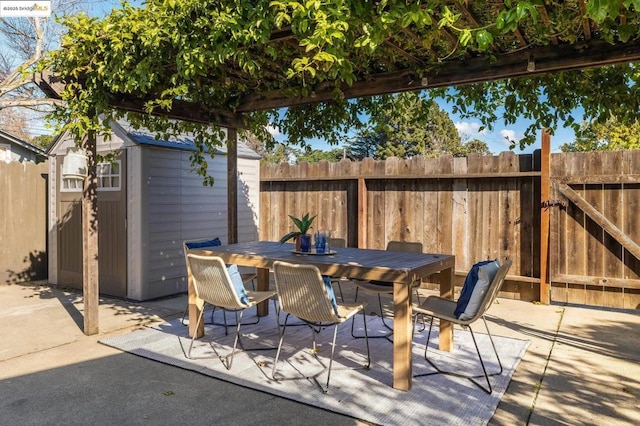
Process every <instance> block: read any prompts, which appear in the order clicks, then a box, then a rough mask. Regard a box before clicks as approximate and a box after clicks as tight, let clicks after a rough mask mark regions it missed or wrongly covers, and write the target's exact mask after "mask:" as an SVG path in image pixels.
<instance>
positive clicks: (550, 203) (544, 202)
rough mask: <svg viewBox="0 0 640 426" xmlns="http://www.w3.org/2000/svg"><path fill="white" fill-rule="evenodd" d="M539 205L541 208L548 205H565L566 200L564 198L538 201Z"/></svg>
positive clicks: (564, 206)
mask: <svg viewBox="0 0 640 426" xmlns="http://www.w3.org/2000/svg"><path fill="white" fill-rule="evenodd" d="M540 207H541V208H543V209H548V208H549V207H562V208H566V207H567V202H566V201H564V200H547V201H543V202H542V203H540Z"/></svg>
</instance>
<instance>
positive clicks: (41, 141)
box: [31, 135, 53, 149]
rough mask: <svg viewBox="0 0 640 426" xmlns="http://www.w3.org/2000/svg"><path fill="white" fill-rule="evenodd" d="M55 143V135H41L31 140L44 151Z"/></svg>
mask: <svg viewBox="0 0 640 426" xmlns="http://www.w3.org/2000/svg"><path fill="white" fill-rule="evenodd" d="M52 142H53V135H39V136H35V137H34V138H32V139H31V143H32V144H34V145H35V146H39V147H40V148H42V149H47V148H49V146H50V145H51V143H52Z"/></svg>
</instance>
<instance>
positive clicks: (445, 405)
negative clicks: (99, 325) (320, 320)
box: [100, 307, 529, 425]
mask: <svg viewBox="0 0 640 426" xmlns="http://www.w3.org/2000/svg"><path fill="white" fill-rule="evenodd" d="M273 310H274V309H273V307H271V309H270V312H271V313H270V315H269V316H267V317H263V318H261V319H260V322H259V323H258V324H257V325H247V326H243V328H242V331H243V338H242V342H243V345H244V347H245V348H247V351H238V352H236V355H235V359H234V361H233V365H232V368H231V370H227V369H226V368H225V367H224V366H223V365H222V363H221V361H220V360H219V359H218V356H217V355H216V354H221V355H224V354H226V353H228V351H229V350H230V349H231V347H232V345H233V332H234V331H235V329H234V328H233V327H231V328H230V329H229V335H228V336H225V333H224V327H221V326H214V325H207V326H206V329H205V337H203V338H202V339H198V340H196V342H195V344H194V348H193V351H192V357H193V358H195V359H188V358H186V356H185V353H186V351H187V350H188V348H189V343H190V339H189V338H188V336H187V328H188V327H186V326H184V325H182V324H181V323H180V320H179V319H176V320H174V321H171V322H169V323H164V324H161V325H156V326H153V327H147V328H144V329H140V330H136V331H133V332H131V333H128V334H124V335H121V336H115V337H110V338H107V339H103V340H101V341H100V342H101V343H103V344H105V345H109V346H112V347H114V348H118V349H120V350H123V351H126V352H129V353H132V354H135V355H139V356H142V357H145V358H149V359H152V360H155V361H159V362H162V363H166V364H170V365H173V366H177V367H181V368H184V369H187V370H192V371H195V372H198V373H201V374H205V375H208V376H211V377H215V378H218V379H221V380H225V381H227V382H230V383H235V384H238V385H241V386H245V387H248V388H252V389H257V390H260V391H264V392H267V393H270V394H273V395H277V396H279V397H283V398H288V399H291V400H294V401H298V402H301V403H304V404H308V405H312V406H316V407H320V408H323V409H326V410H330V411H333V412H337V413H341V414H344V415H347V416H351V417H354V418H357V419H361V420H364V421H367V422H370V423H375V424H384V425H403V424H423V425H443V424H447V425H484V424H487V422H488V421H489V420H490V419H491V417H492V416H493V413H494V412H495V409H496V407H497V406H498V403H499V402H500V398H501V397H502V395H503V394H504V392H505V390H506V388H507V385H508V384H509V381H510V380H511V376H512V374H513V372H514V371H515V369H516V367H517V366H518V364H519V363H520V360H521V358H522V356H523V355H524V353H525V351H526V349H527V347H528V345H529V342H528V341H522V340H516V339H511V338H505V337H499V336H494V341H495V343H496V347H497V350H498V354H499V356H500V359H501V361H502V364H503V366H504V371H503V372H502V374H501V375H499V376H494V377H491V383H492V386H493V393H492V394H491V395H487V394H486V393H485V392H484V391H482V390H481V389H480V388H478V387H477V386H476V385H474V384H473V383H471V382H470V381H469V380H467V379H463V378H458V377H453V376H448V375H442V374H436V375H430V376H425V377H418V378H414V379H413V386H412V388H411V390H410V391H408V392H404V391H398V390H395V389H393V388H392V387H391V384H392V380H393V378H392V357H393V347H392V343H391V342H389V341H388V340H387V339H384V338H379V339H369V342H370V348H371V368H370V369H368V370H365V369H362V368H358V367H361V366H362V365H363V364H364V363H365V362H366V346H365V341H364V339H353V338H352V337H351V335H350V332H351V327H350V326H351V323H350V321H349V322H347V323H344V324H342V326H341V327H340V328H339V331H338V338H337V340H336V353H335V359H334V363H333V369H332V372H331V383H330V388H329V392H328V393H327V394H323V393H322V391H321V390H320V388H319V387H318V386H317V384H316V383H315V382H314V381H313V380H312V379H306V378H304V376H303V375H307V376H310V375H313V374H314V373H316V372H318V371H321V370H322V369H323V367H324V366H326V365H328V361H329V355H330V349H331V339H332V337H333V329H332V328H327V329H325V330H323V331H322V332H321V333H320V334H319V335H318V337H317V344H318V348H319V352H318V357H319V360H317V359H315V357H314V356H313V354H312V353H311V350H310V349H311V344H312V340H311V330H310V329H309V328H308V327H307V326H295V327H292V326H289V327H287V329H286V333H285V344H284V345H283V349H282V353H281V354H280V360H279V362H278V372H277V373H276V374H277V375H276V377H277V378H280V377H284V378H286V380H279V381H275V380H273V379H272V378H271V369H272V366H273V360H274V358H275V352H276V351H275V350H267V351H264V350H263V351H253V350H250V349H251V348H256V347H265V346H266V347H269V346H271V347H277V344H278V330H277V326H276V323H275V314H274V313H273ZM227 315H228V320H229V321H230V322H231V321H233V316H232V315H231V314H227ZM206 318H207V319H209V318H210V315H209V313H207V317H206ZM252 319H255V314H253V315H251V316H250V315H249V313H247V315H245V319H244V320H243V322H249V321H251V320H252ZM283 319H284V315H281V321H283ZM214 320H215V321H216V322H219V321H221V320H222V312H221V311H219V310H216V312H215V318H214ZM289 322H290V323H291V322H292V321H291V320H290V321H289ZM367 325H368V329H369V335H370V336H373V335H384V334H385V329H384V328H383V327H382V323H381V320H380V318H379V317H376V316H367ZM418 328H420V327H418ZM476 328H477V329H478V330H482V329H483V327H481V326H479V327H476ZM363 330H364V329H363V321H362V315H358V316H357V317H356V327H355V331H356V333H360V334H361V333H362V332H363ZM427 330H428V328H427ZM437 330H438V328H437V323H436V324H435V325H434V328H433V332H435V333H436V334H435V337H436V338H435V339H434V336H433V335H432V339H431V343H430V345H429V354H430V355H429V356H430V358H431V357H432V356H433V358H434V359H435V360H437V361H439V362H440V363H443V365H444V366H447V367H453V366H457V367H460V368H465V369H466V370H465V371H472V372H474V371H475V372H477V373H478V374H482V371H481V369H480V366H479V365H478V362H477V355H476V354H475V349H474V347H473V341H472V340H471V335H470V334H469V333H468V332H466V331H463V330H458V329H456V330H455V332H454V339H455V340H454V341H455V345H454V348H455V349H454V351H452V352H450V353H449V352H440V351H438V350H437ZM245 333H246V334H245ZM425 339H426V331H423V332H419V331H418V330H417V331H416V333H415V337H414V345H413V373H414V374H419V373H423V372H429V371H433V368H432V367H431V366H429V364H428V363H427V362H426V361H425V360H424V343H425ZM476 339H477V340H478V345H479V346H480V351H481V353H482V354H483V355H484V358H485V364H486V365H487V369H488V371H489V372H491V371H496V367H497V361H496V360H495V355H494V354H493V351H492V350H491V344H490V342H489V340H488V336H487V335H486V334H480V333H478V332H476ZM432 346H433V348H432ZM485 354H486V355H485ZM319 362H322V364H324V366H323V365H322V364H320V363H319ZM354 368H358V369H354ZM318 380H319V381H320V382H321V383H323V384H325V383H326V373H323V374H321V375H320V376H319V377H318Z"/></svg>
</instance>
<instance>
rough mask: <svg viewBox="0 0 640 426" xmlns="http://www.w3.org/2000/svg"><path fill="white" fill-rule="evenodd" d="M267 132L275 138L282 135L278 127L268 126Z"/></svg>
mask: <svg viewBox="0 0 640 426" xmlns="http://www.w3.org/2000/svg"><path fill="white" fill-rule="evenodd" d="M267 132H269V133H271V136H273V137H274V138H275V137H276V136H279V135H280V129H278V127H277V126H267Z"/></svg>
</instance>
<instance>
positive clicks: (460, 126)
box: [454, 121, 484, 136]
mask: <svg viewBox="0 0 640 426" xmlns="http://www.w3.org/2000/svg"><path fill="white" fill-rule="evenodd" d="M454 125H455V126H456V129H457V130H458V133H459V134H461V135H469V136H475V135H480V134H484V130H483V131H480V123H477V122H469V121H458V122H456V123H454Z"/></svg>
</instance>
